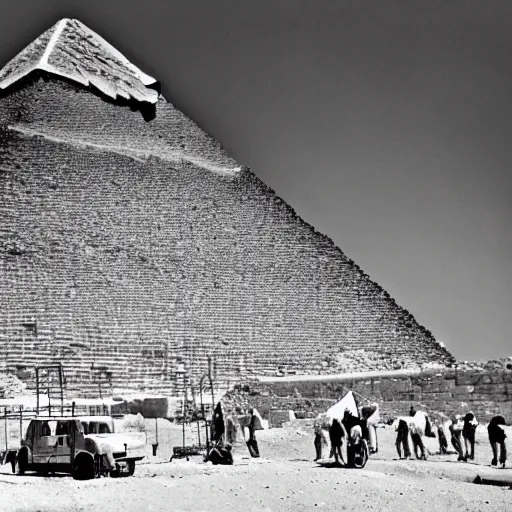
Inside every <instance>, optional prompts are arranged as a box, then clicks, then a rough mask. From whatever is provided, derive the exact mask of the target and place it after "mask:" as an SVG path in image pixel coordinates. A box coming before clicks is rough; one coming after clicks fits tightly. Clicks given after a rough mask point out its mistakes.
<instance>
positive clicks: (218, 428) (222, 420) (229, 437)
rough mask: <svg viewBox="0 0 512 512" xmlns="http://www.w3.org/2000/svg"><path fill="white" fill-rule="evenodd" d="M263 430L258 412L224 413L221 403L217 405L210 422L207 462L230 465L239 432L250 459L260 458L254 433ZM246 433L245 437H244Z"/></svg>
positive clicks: (231, 410)
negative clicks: (210, 445)
mask: <svg viewBox="0 0 512 512" xmlns="http://www.w3.org/2000/svg"><path fill="white" fill-rule="evenodd" d="M262 428H263V425H262V419H261V416H260V414H259V412H258V411H257V410H256V409H254V408H250V409H248V410H247V413H246V414H243V413H242V411H241V410H238V411H235V410H233V409H229V410H228V411H226V413H224V411H223V408H222V405H221V403H220V402H219V404H218V405H217V407H216V408H215V411H214V414H213V421H212V429H211V435H212V443H213V448H212V449H211V450H210V452H209V454H208V457H207V460H209V461H210V462H212V464H215V465H217V464H221V465H231V464H233V453H232V450H233V446H234V445H235V444H236V443H237V440H238V433H239V432H240V431H241V432H242V436H243V437H244V440H245V444H246V445H247V449H248V450H249V454H250V456H251V457H254V458H258V457H259V456H260V451H259V446H258V441H257V440H256V431H257V430H261V429H262ZM246 431H247V436H246Z"/></svg>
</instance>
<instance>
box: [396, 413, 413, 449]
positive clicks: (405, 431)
mask: <svg viewBox="0 0 512 512" xmlns="http://www.w3.org/2000/svg"><path fill="white" fill-rule="evenodd" d="M395 431H396V433H397V434H396V443H395V445H396V451H397V452H398V458H399V459H401V458H402V447H403V452H404V459H410V458H411V449H410V447H409V425H407V422H406V421H405V420H404V419H403V418H402V419H399V420H398V423H397V424H396V426H395Z"/></svg>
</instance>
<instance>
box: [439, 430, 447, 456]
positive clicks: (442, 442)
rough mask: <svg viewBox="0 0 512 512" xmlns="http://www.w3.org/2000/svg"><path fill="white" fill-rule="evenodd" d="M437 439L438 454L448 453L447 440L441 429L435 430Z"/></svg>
mask: <svg viewBox="0 0 512 512" xmlns="http://www.w3.org/2000/svg"><path fill="white" fill-rule="evenodd" d="M437 438H438V440H439V452H440V453H448V440H447V439H446V436H445V435H444V432H443V430H442V429H438V430H437Z"/></svg>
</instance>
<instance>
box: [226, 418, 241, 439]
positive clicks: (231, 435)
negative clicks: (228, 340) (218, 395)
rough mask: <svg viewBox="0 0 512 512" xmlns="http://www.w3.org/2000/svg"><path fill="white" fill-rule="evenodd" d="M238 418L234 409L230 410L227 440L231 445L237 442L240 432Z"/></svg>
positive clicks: (227, 423) (227, 422) (227, 419)
mask: <svg viewBox="0 0 512 512" xmlns="http://www.w3.org/2000/svg"><path fill="white" fill-rule="evenodd" d="M238 427H239V424H238V420H237V417H236V416H235V414H234V412H233V410H232V409H230V410H229V412H228V415H227V416H226V442H227V443H229V444H230V445H231V446H234V445H235V444H236V440H237V434H238Z"/></svg>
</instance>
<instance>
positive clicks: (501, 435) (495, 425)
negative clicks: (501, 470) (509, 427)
mask: <svg viewBox="0 0 512 512" xmlns="http://www.w3.org/2000/svg"><path fill="white" fill-rule="evenodd" d="M504 426H505V418H504V417H503V416H494V418H492V420H491V421H490V422H489V425H488V426H487V432H488V434H489V442H490V443H491V448H492V462H491V465H492V466H497V465H498V446H499V448H500V464H501V466H502V467H505V462H506V460H507V446H506V444H505V439H506V438H507V435H506V434H505V431H504V430H503V427H504Z"/></svg>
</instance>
